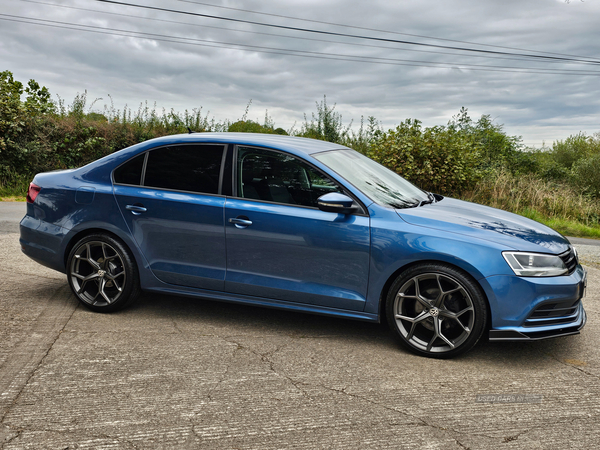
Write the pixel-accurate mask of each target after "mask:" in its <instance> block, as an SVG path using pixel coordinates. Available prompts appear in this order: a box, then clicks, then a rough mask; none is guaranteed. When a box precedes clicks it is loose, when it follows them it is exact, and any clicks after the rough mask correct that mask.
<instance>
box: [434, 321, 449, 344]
mask: <svg viewBox="0 0 600 450" xmlns="http://www.w3.org/2000/svg"><path fill="white" fill-rule="evenodd" d="M441 324H442V321H441V320H440V319H439V318H437V317H436V318H434V319H433V327H434V330H435V333H434V334H435V335H436V336H437V337H439V338H440V339H441V340H442V341H444V342H445V343H446V344H448V345H449V346H450V348H454V343H453V342H452V341H450V340H449V339H448V338H447V337H446V336H444V335H443V334H442V327H441Z"/></svg>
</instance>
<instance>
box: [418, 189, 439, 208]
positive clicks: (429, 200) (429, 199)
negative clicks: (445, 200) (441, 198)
mask: <svg viewBox="0 0 600 450" xmlns="http://www.w3.org/2000/svg"><path fill="white" fill-rule="evenodd" d="M426 194H427V200H421V201H420V202H419V203H418V204H416V205H415V206H416V207H417V208H418V207H419V206H423V205H429V204H431V203H435V202H436V200H435V196H434V195H433V194H432V193H431V192H426Z"/></svg>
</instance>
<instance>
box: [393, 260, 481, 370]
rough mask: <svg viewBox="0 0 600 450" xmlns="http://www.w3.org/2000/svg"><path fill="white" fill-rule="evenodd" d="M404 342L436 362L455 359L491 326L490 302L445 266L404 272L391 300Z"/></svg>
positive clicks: (398, 333) (471, 283)
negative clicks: (489, 320)
mask: <svg viewBox="0 0 600 450" xmlns="http://www.w3.org/2000/svg"><path fill="white" fill-rule="evenodd" d="M386 313H387V320H388V323H389V325H390V328H391V329H392V331H393V333H394V334H395V335H396V337H397V338H398V339H399V342H400V343H401V344H402V345H403V346H405V347H406V348H408V349H409V350H410V351H412V352H414V353H416V354H419V355H422V356H428V357H432V358H451V357H454V356H457V355H459V354H461V353H464V352H466V351H468V350H470V349H471V348H473V347H474V346H475V344H477V341H479V339H480V338H481V336H482V335H483V332H484V331H485V329H486V325H487V301H486V299H485V296H484V293H483V292H482V290H481V287H480V286H479V285H478V284H477V283H476V282H475V281H474V280H473V279H471V278H470V277H469V276H468V275H466V274H464V273H463V272H462V271H460V270H458V269H456V268H455V267H453V266H450V265H446V264H441V263H439V264H436V263H429V264H421V265H418V266H413V267H411V268H409V269H408V270H407V271H405V272H404V273H402V274H401V275H400V276H399V277H398V278H397V279H396V280H395V281H394V283H393V285H392V287H391V288H390V291H389V293H388V296H387V301H386Z"/></svg>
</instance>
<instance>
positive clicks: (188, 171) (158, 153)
mask: <svg viewBox="0 0 600 450" xmlns="http://www.w3.org/2000/svg"><path fill="white" fill-rule="evenodd" d="M223 150H224V146H223V145H181V146H173V147H164V148H158V149H156V150H152V151H150V153H149V155H148V162H147V163H146V173H145V175H144V186H149V187H156V188H163V189H174V190H178V191H191V192H201V193H204V194H218V193H219V175H220V173H221V161H222V157H223Z"/></svg>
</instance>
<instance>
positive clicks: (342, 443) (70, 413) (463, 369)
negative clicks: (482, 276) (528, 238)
mask: <svg viewBox="0 0 600 450" xmlns="http://www.w3.org/2000/svg"><path fill="white" fill-rule="evenodd" d="M0 228H2V229H1V230H0V449H2V450H5V449H6V450H8V449H39V448H50V449H76V448H77V449H85V448H93V449H109V448H110V449H115V448H116V449H121V448H122V449H130V448H131V449H137V448H139V449H146V448H157V449H161V448H169V449H170V448H183V449H187V448H190V449H191V448H202V449H212V448H219V449H221V448H225V449H281V448H290V449H295V448H297V449H306V448H327V449H329V448H344V449H364V448H419V449H420V448H432V449H433V448H435V449H516V448H527V449H535V448H540V449H561V450H562V449H568V448H581V449H593V448H599V444H598V442H600V426H599V421H600V419H599V418H600V400H599V398H598V394H599V392H600V388H599V386H600V350H599V349H600V333H599V331H598V310H599V308H598V301H599V299H600V270H599V269H597V268H595V267H593V266H589V267H588V270H589V275H588V277H589V281H588V293H587V297H586V298H585V299H584V305H585V307H586V310H587V313H588V324H587V326H586V327H585V328H584V330H583V332H582V334H581V335H578V336H571V337H565V338H559V339H554V340H548V341H538V342H530V343H487V342H484V343H481V344H480V345H478V346H477V347H476V348H475V349H474V350H473V351H471V352H470V353H468V354H467V355H465V356H463V357H461V358H458V359H455V360H450V361H438V360H431V359H426V358H420V357H417V356H413V355H412V354H409V353H407V352H405V351H404V350H402V349H401V348H399V347H398V346H397V344H396V343H395V342H394V340H393V339H392V338H391V336H390V335H389V333H388V331H387V330H386V328H385V327H384V326H382V325H378V324H371V323H364V322H354V321H348V320H341V319H332V318H326V317H320V316H312V315H304V314H293V313H289V312H282V311H276V310H270V309H263V308H252V307H249V306H241V305H233V304H226V303H217V302H212V301H205V300H194V299H185V298H179V297H170V296H158V295H147V294H144V295H142V298H141V299H140V300H139V301H138V302H137V303H136V304H135V305H133V306H132V307H131V308H129V309H127V310H125V311H122V312H118V313H115V314H97V313H93V312H90V311H88V310H86V309H85V308H82V307H79V306H78V304H77V301H76V300H75V298H74V297H73V296H72V295H71V293H70V291H69V289H68V285H67V281H66V277H65V275H63V274H60V273H58V272H54V271H51V270H49V269H46V268H44V267H42V266H40V265H38V264H36V263H35V262H33V261H31V260H29V259H28V258H27V257H25V256H24V255H23V254H22V253H21V251H20V248H19V244H18V234H17V227H16V225H15V224H4V225H3V226H2V227H0ZM599 249H600V247H599ZM493 394H497V395H506V396H507V395H527V396H541V402H538V403H483V402H477V401H476V396H477V395H493Z"/></svg>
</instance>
